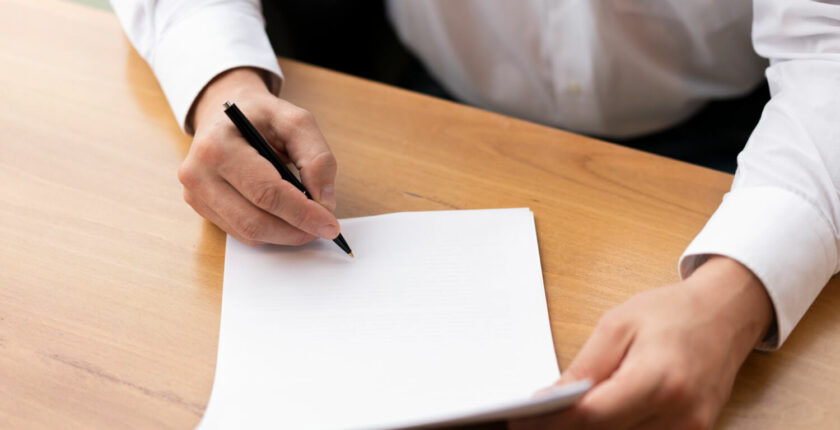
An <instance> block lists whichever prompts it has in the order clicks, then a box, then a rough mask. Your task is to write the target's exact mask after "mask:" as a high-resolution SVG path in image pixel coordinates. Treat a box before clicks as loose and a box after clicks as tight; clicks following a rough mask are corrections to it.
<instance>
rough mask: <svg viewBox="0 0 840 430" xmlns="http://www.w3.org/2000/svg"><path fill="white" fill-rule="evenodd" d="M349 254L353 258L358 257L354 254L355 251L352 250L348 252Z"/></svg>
mask: <svg viewBox="0 0 840 430" xmlns="http://www.w3.org/2000/svg"><path fill="white" fill-rule="evenodd" d="M348 255H350V257H351V258H356V256H355V255H353V253H352V252H350V253H348Z"/></svg>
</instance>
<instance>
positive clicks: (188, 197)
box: [184, 190, 263, 246]
mask: <svg viewBox="0 0 840 430" xmlns="http://www.w3.org/2000/svg"><path fill="white" fill-rule="evenodd" d="M184 200H185V201H186V202H187V203H189V205H190V206H191V207H192V208H193V209H194V210H195V211H196V212H198V214H199V215H201V216H202V217H204V218H205V219H206V220H207V221H209V222H211V223H213V224H214V225H215V226H216V227H218V228H220V229H221V230H222V231H223V232H225V233H229V234H230V235H231V236H233V237H235V238H236V239H237V240H239V241H240V242H242V243H244V244H246V245H249V246H258V245H262V244H263V242H257V241H249V240H246V239H245V238H242V237H237V236H236V232H233V229H232V228H230V225H228V223H227V222H225V220H224V219H223V218H222V217H221V216H219V214H217V213H216V211H214V210H213V209H211V208H210V206H207V205H206V204H205V203H204V202H203V201H202V200H201V199H199V198H197V197H195V194H194V193H192V192H190V191H188V190H184ZM230 232H232V233H230Z"/></svg>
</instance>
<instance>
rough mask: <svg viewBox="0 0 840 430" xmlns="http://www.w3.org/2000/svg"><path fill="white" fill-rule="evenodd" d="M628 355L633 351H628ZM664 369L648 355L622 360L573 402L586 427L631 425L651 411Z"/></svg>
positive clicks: (605, 427) (609, 427)
mask: <svg viewBox="0 0 840 430" xmlns="http://www.w3.org/2000/svg"><path fill="white" fill-rule="evenodd" d="M629 354H633V351H632V350H631V351H630V352H629ZM662 373H663V369H662V368H661V366H659V365H658V363H656V361H655V360H652V359H650V358H649V357H633V358H629V359H625V360H624V361H623V362H622V364H621V366H620V367H619V368H618V370H616V371H615V372H614V373H613V374H612V376H610V377H609V378H608V379H606V380H605V381H603V382H601V383H600V384H598V385H596V386H595V388H593V389H592V390H591V391H590V392H589V393H587V395H586V396H585V397H584V398H583V399H581V401H580V403H578V404H577V405H576V409H578V413H579V414H580V416H581V419H582V420H583V422H585V423H586V425H587V427H592V428H604V429H626V428H630V427H632V426H634V425H636V424H638V423H640V422H641V421H643V420H644V419H646V418H648V417H650V416H651V415H653V413H654V409H653V408H654V407H655V406H656V405H655V404H654V401H653V400H654V398H655V395H656V393H657V392H658V387H659V386H660V382H661V380H662V376H661V375H662Z"/></svg>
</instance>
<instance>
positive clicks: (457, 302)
mask: <svg viewBox="0 0 840 430" xmlns="http://www.w3.org/2000/svg"><path fill="white" fill-rule="evenodd" d="M341 226H342V234H343V235H344V237H345V238H346V239H347V241H348V242H349V243H350V246H351V247H352V248H353V251H354V254H355V255H356V258H350V257H349V256H347V255H345V254H344V253H343V252H342V251H341V250H340V249H338V247H337V246H335V244H333V243H332V242H330V241H326V240H318V241H315V242H313V243H311V244H309V245H305V246H303V247H297V248H289V247H275V246H262V247H257V248H251V247H247V246H245V245H243V244H241V243H239V242H238V241H236V240H235V239H233V238H231V237H228V239H227V254H226V260H225V277H224V290H223V299H222V318H221V328H220V334H219V352H218V359H217V364H216V377H215V381H214V385H213V392H212V395H211V399H210V402H209V404H208V408H207V411H206V413H205V416H204V418H203V420H202V423H201V425H200V427H201V428H203V429H215V428H220V429H221V428H277V427H280V428H294V429H360V428H398V427H412V426H423V425H430V424H440V423H452V422H463V421H474V420H480V419H487V418H499V417H503V416H510V415H517V414H521V413H528V412H535V411H536V409H533V408H537V409H539V408H540V407H541V408H542V409H545V408H549V407H556V406H557V405H561V404H566V403H569V402H570V401H572V400H574V398H575V397H576V396H577V395H579V394H580V392H581V391H583V390H585V389H586V387H585V386H580V385H578V386H576V387H570V388H568V389H566V391H562V390H561V391H559V392H557V393H555V394H554V396H553V398H550V399H549V398H543V399H533V398H532V396H533V393H534V392H535V391H536V390H537V389H539V388H542V387H545V386H547V385H550V384H551V383H553V382H554V381H555V380H556V379H557V378H558V377H559V371H558V368H557V362H556V358H555V353H554V347H553V342H552V338H551V331H550V326H549V321H548V314H547V310H546V301H545V293H544V289H543V282H542V271H541V269H540V259H539V252H538V248H537V237H536V230H535V228H534V219H533V214H532V213H531V211H530V210H528V209H527V208H522V209H490V210H469V211H438V212H406V213H394V214H387V215H379V216H372V217H364V218H354V219H346V220H342V221H341ZM541 401H542V403H540V402H541Z"/></svg>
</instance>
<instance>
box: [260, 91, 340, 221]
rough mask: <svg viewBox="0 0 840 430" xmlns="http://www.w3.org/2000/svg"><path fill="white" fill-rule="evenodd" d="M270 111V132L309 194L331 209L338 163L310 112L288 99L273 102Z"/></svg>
mask: <svg viewBox="0 0 840 430" xmlns="http://www.w3.org/2000/svg"><path fill="white" fill-rule="evenodd" d="M277 106H278V107H277V109H278V112H277V113H276V114H275V115H272V121H271V127H272V128H273V129H274V133H273V135H274V136H276V139H273V140H279V141H281V142H277V143H275V145H278V146H282V148H283V150H284V151H285V152H286V153H287V154H288V155H289V158H290V159H291V160H292V162H293V163H294V164H295V166H296V167H297V169H298V171H299V172H300V179H301V180H302V181H303V185H304V186H306V189H307V190H309V192H310V194H311V195H312V198H313V199H315V200H316V201H317V202H319V203H321V204H322V205H324V206H325V207H327V208H328V209H330V210H334V209H335V175H336V171H337V169H338V163H337V162H336V159H335V156H334V155H333V153H332V151H331V150H330V147H329V145H327V141H326V139H324V135H323V134H322V133H321V130H320V129H319V128H318V124H317V123H316V122H315V117H314V116H312V114H311V113H309V112H307V111H306V110H304V109H301V108H299V107H297V106H294V105H292V104H290V103H286V102H283V103H280V104H278V105H277Z"/></svg>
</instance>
